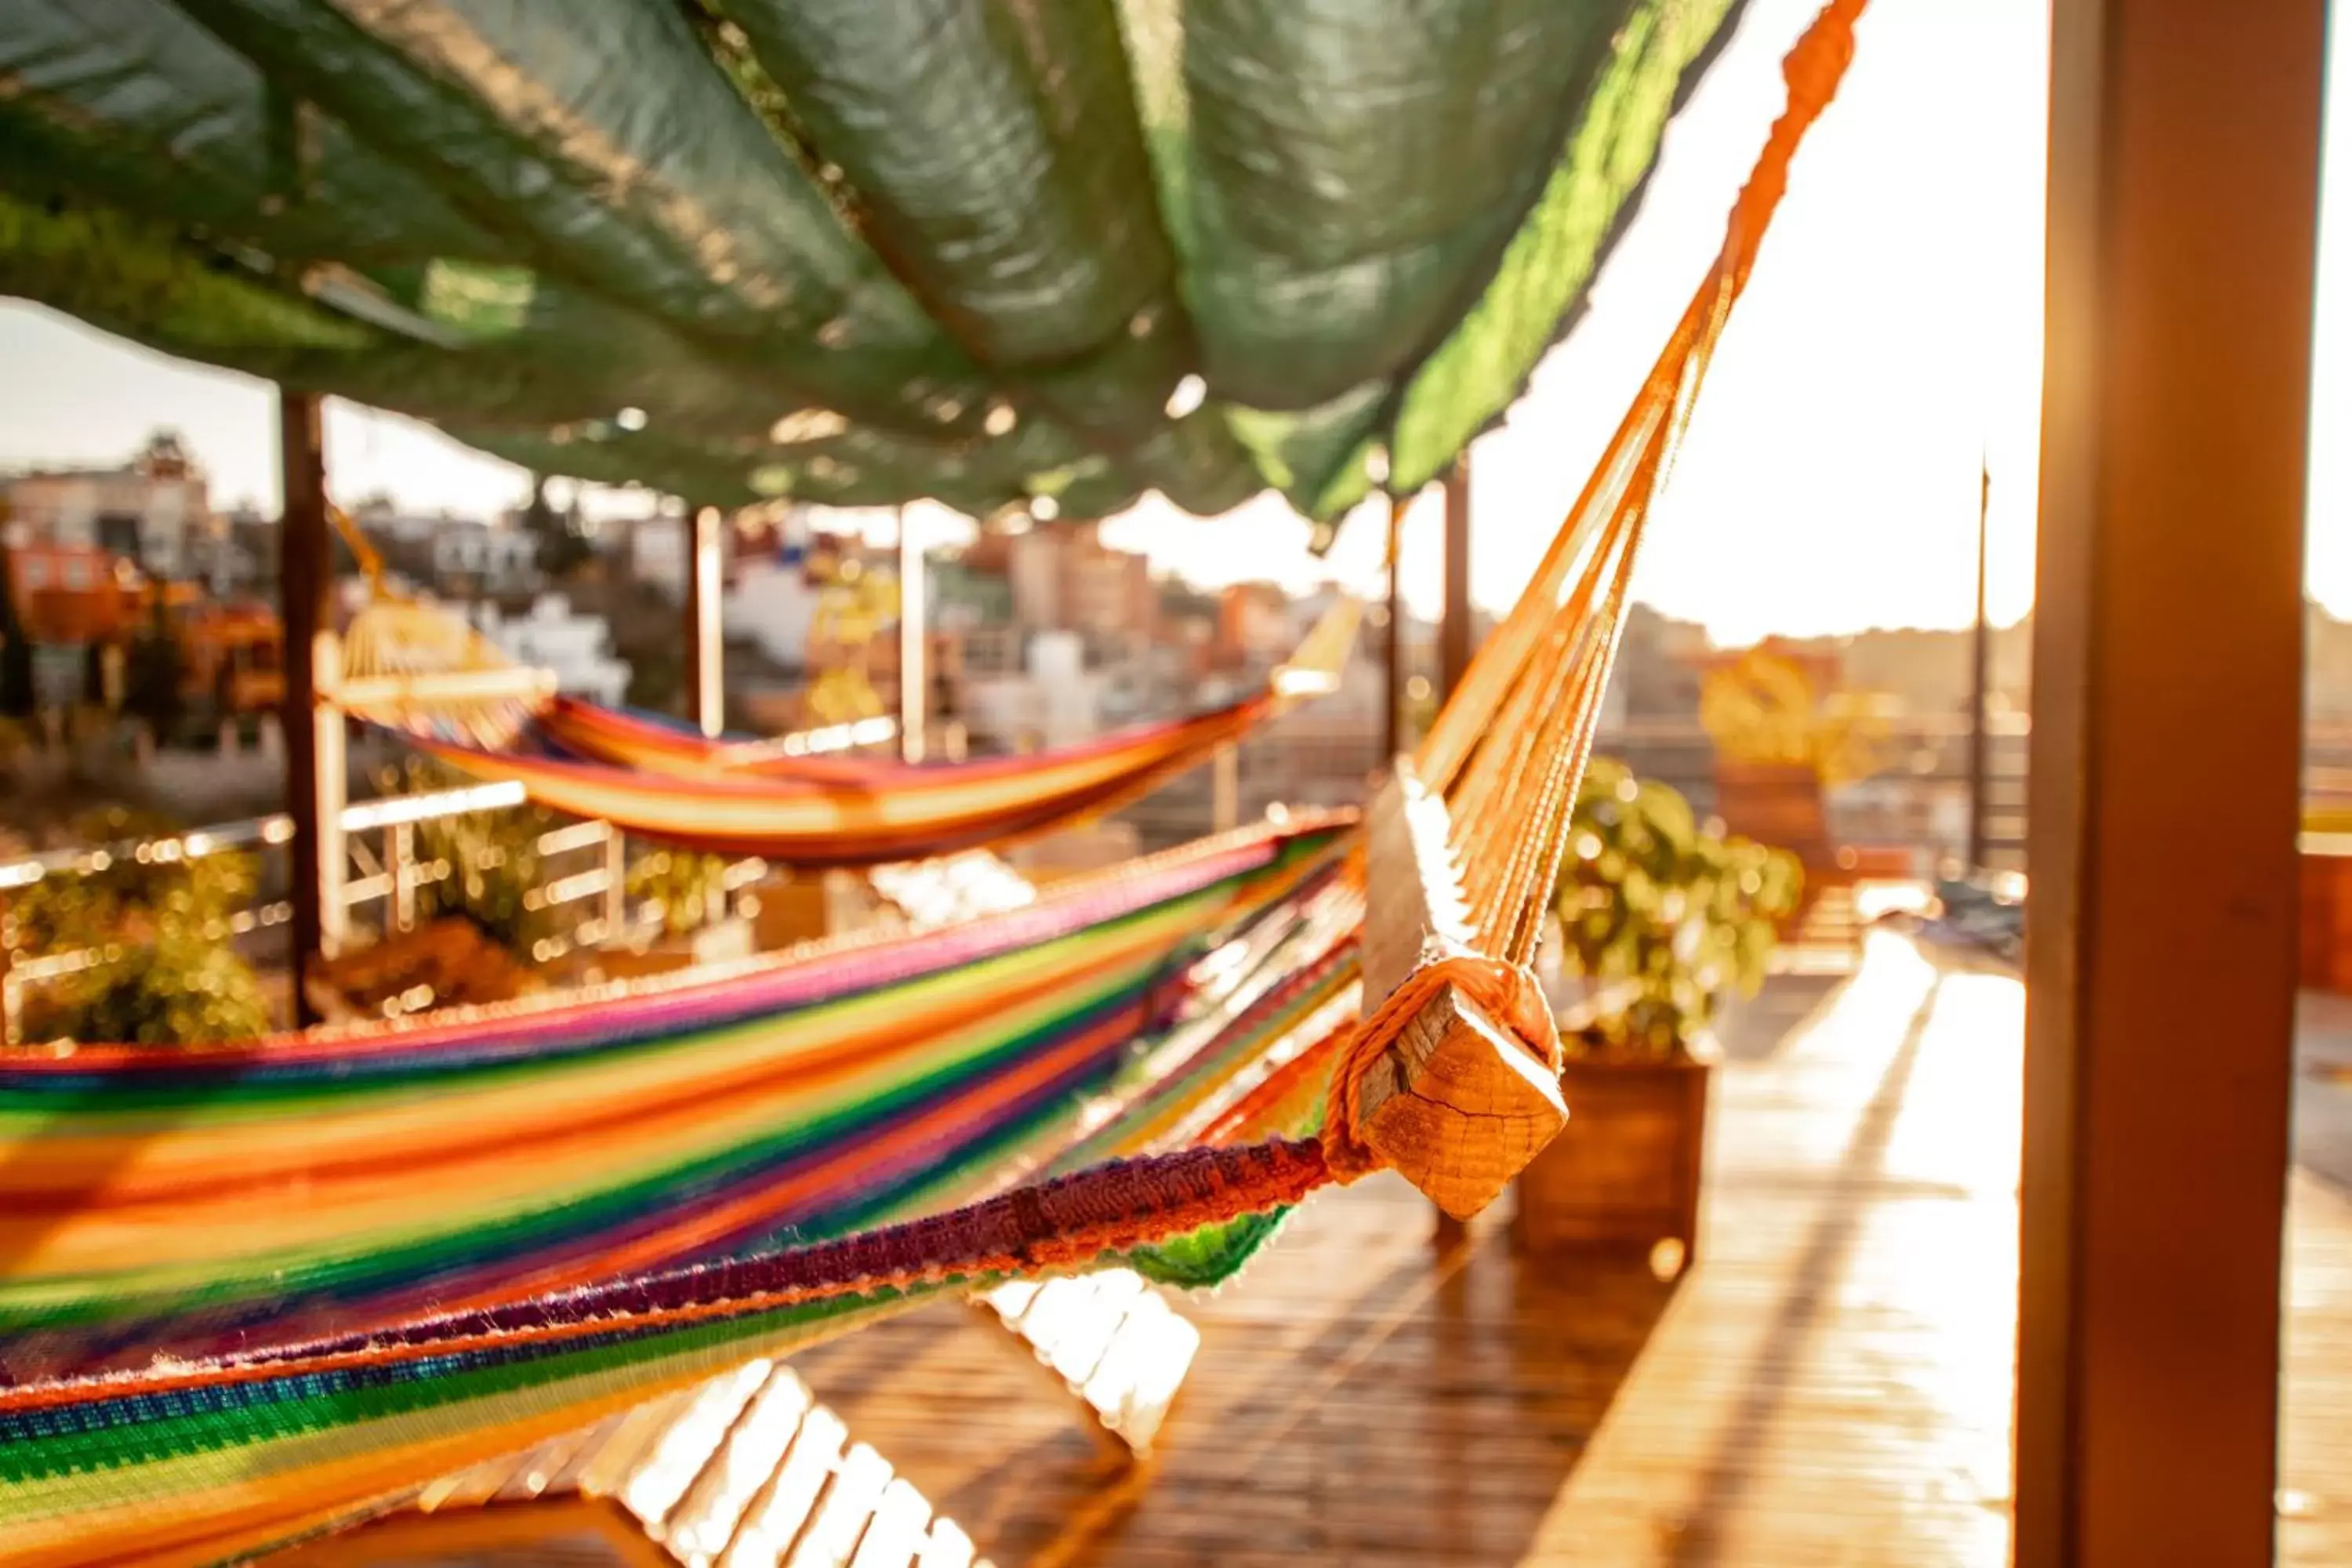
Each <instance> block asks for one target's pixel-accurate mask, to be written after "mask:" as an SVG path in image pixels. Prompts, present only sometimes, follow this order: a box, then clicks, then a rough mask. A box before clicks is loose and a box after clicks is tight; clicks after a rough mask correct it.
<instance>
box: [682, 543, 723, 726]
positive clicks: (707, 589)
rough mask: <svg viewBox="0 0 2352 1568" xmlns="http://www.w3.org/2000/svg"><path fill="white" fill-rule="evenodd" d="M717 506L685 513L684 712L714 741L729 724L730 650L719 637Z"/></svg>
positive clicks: (719, 582)
mask: <svg viewBox="0 0 2352 1568" xmlns="http://www.w3.org/2000/svg"><path fill="white" fill-rule="evenodd" d="M723 521H724V520H723V519H722V518H721V517H720V516H719V509H718V508H717V507H715V506H698V507H693V508H690V509H689V510H688V512H687V517H686V716H687V718H688V720H690V721H693V723H694V725H695V726H696V727H697V728H698V729H699V730H700V731H702V732H703V733H704V734H706V735H708V736H709V737H711V738H712V739H713V740H716V739H717V738H718V737H719V735H720V734H721V733H722V732H723V731H725V730H726V728H727V689H726V685H725V680H724V666H725V662H726V650H725V646H724V644H723V642H722V641H721V639H720V636H719V595H720V594H721V592H722V591H723V590H722V586H721V578H720V572H719V566H720V561H719V552H720V547H721V546H720V538H719V529H720V526H721V524H722V522H723Z"/></svg>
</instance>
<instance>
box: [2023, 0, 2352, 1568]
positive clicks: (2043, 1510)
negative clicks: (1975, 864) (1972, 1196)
mask: <svg viewBox="0 0 2352 1568" xmlns="http://www.w3.org/2000/svg"><path fill="white" fill-rule="evenodd" d="M2052 44H2053V47H2052V52H2051V88H2052V92H2051V140H2050V182H2049V214H2050V221H2049V263H2048V295H2047V300H2046V304H2045V307H2044V309H2045V319H2046V325H2047V337H2046V349H2045V361H2044V401H2043V409H2042V504H2041V516H2042V530H2041V540H2040V545H2039V555H2038V561H2037V597H2038V599H2039V604H2038V606H2037V609H2036V613H2035V616H2034V623H2035V624H2034V647H2033V732H2032V779H2031V785H2030V787H2031V791H2032V795H2031V802H2030V808H2029V812H2028V817H2027V832H2028V845H2027V870H2028V874H2029V877H2030V879H2031V885H2032V904H2031V907H2030V910H2029V914H2028V917H2027V921H2026V982H2027V984H2026V1003H2025V1006H2026V1032H2025V1119H2024V1127H2025V1136H2024V1164H2023V1172H2022V1184H2021V1211H2022V1221H2021V1223H2022V1230H2021V1259H2020V1261H2021V1268H2020V1279H2019V1307H2020V1310H2019V1335H2018V1388H2017V1395H2018V1403H2017V1446H2016V1467H2017V1469H2016V1489H2015V1496H2016V1546H2015V1556H2014V1558H2013V1559H2012V1561H2013V1562H2014V1563H2016V1564H2017V1568H2127V1565H2128V1568H2138V1565H2141V1564H2146V1563H2198V1564H2200V1568H2260V1565H2264V1564H2268V1563H2270V1562H2271V1560H2272V1549H2273V1535H2274V1527H2275V1518H2274V1507H2275V1488H2276V1485H2277V1452H2278V1438H2279V1434H2278V1416H2279V1342H2280V1322H2279V1310H2280V1265H2281V1252H2282V1219H2283V1215H2282V1210H2283V1207H2284V1196H2285V1176H2286V1167H2287V1161H2288V1155H2289V1139H2288V1125H2289V1120H2288V1110H2289V1100H2290V1095H2291V1090H2292V1087H2293V1068H2294V984H2295V956H2296V954H2295V928H2296V919H2297V913H2298V910H2297V887H2296V860H2295V837H2296V827H2297V818H2298V813H2299V794H2300V790H2299V783H2300V781H2299V778H2298V771H2299V770H2298V763H2299V752H2300V750H2301V741H2302V729H2303V679H2302V678H2303V647H2302V639H2303V625H2304V616H2303V576H2304V506H2305V472H2306V467H2305V465H2306V459H2307V456H2308V426H2309V418H2310V405H2309V386H2310V379H2311V363H2312V353H2311V340H2312V300H2313V285H2314V270H2315V268H2314V258H2315V250H2316V247H2317V237H2318V234H2317V231H2318V225H2317V205H2318V195H2319V147H2320V123H2321V113H2320V106H2321V91H2320V87H2321V70H2322V62H2323V61H2324V60H2325V59H2326V56H2327V49H2326V6H2325V5H2322V4H2321V0H2244V3H2242V4H2240V5H2226V6H2224V5H2210V4H2206V3H2204V0H2138V3H2136V4H2131V5H2122V4H2116V3H2114V0H2055V4H2054V5H2053V10H2052ZM2221 323H2226V328H2224V327H2223V326H2221Z"/></svg>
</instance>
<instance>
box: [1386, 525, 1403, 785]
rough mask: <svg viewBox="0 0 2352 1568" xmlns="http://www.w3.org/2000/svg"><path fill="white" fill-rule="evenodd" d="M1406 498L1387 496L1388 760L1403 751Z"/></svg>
mask: <svg viewBox="0 0 2352 1568" xmlns="http://www.w3.org/2000/svg"><path fill="white" fill-rule="evenodd" d="M1405 504H1406V503H1405V498H1404V497H1402V496H1399V495H1394V494H1391V496H1390V497H1389V543H1388V551H1389V560H1388V564H1389V640H1388V667H1387V692H1388V705H1387V709H1386V712H1385V718H1384V721H1383V722H1382V725H1381V762H1382V763H1383V764H1386V763H1394V762H1395V761H1396V759H1397V758H1398V757H1399V756H1401V755H1402V754H1403V752H1404V687H1405V673H1404V571H1403V567H1402V559H1403V555H1404V551H1403V548H1402V547H1403V543H1404V510H1405Z"/></svg>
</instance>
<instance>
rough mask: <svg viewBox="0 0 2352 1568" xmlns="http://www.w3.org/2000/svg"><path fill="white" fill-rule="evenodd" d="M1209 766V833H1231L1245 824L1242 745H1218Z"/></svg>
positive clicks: (1236, 742) (1231, 743)
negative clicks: (1243, 813)
mask: <svg viewBox="0 0 2352 1568" xmlns="http://www.w3.org/2000/svg"><path fill="white" fill-rule="evenodd" d="M1209 767H1210V770H1211V772H1210V775H1209V831H1211V832H1212V833H1231V832H1232V831H1233V830H1234V828H1236V827H1239V826H1241V825H1242V748H1241V742H1238V741H1235V742H1229V743H1227V744H1225V745H1223V746H1219V747H1218V748H1217V751H1216V754H1215V755H1214V756H1213V757H1211V758H1210V759H1209Z"/></svg>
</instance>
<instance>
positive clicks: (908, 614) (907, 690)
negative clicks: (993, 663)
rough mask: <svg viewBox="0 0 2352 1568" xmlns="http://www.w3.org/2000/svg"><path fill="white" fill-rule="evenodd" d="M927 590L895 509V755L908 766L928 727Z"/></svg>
mask: <svg viewBox="0 0 2352 1568" xmlns="http://www.w3.org/2000/svg"><path fill="white" fill-rule="evenodd" d="M928 596H929V586H928V585H927V584H926V583H925V581H924V572H923V549H922V546H921V545H920V544H919V543H917V542H916V540H915V531H914V529H913V527H912V526H911V525H910V524H909V523H908V518H907V509H906V508H905V507H903V506H902V507H900V508H899V509H898V754H899V755H900V756H902V757H904V758H905V759H906V760H907V761H908V762H910V763H919V762H921V761H922V760H923V750H924V748H923V740H924V731H926V730H927V729H928V728H929V708H930V704H929V701H928V700H927V699H928V697H929V679H930V675H929V671H930V661H929V659H928V658H925V657H924V656H925V654H926V653H927V652H928V651H929V643H928V631H929V626H930V617H929V615H928V614H927V613H926V606H925V605H924V603H923V601H924V600H925V599H926V598H927V597H928Z"/></svg>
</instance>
